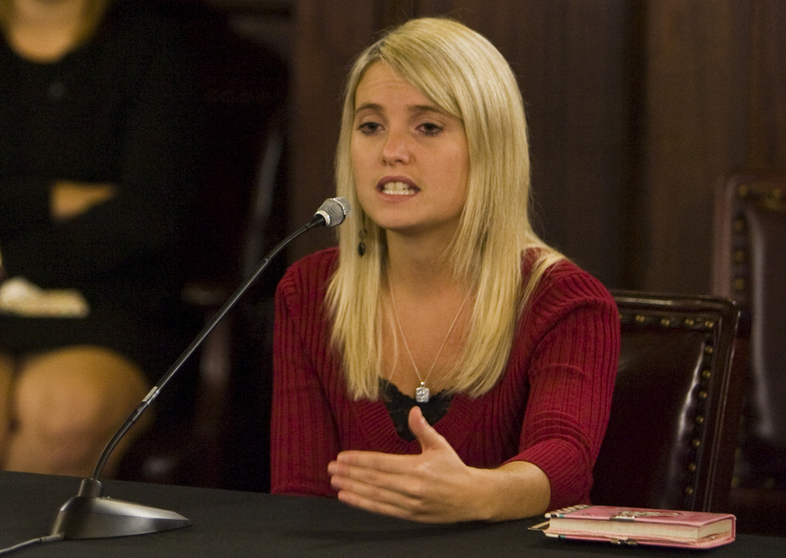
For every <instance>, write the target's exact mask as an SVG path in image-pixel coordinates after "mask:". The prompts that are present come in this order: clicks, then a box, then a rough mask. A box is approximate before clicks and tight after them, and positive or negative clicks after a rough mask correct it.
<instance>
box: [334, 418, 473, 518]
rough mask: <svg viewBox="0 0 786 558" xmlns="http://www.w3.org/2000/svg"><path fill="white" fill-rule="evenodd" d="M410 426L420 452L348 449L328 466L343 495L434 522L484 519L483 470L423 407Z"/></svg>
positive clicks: (374, 507) (390, 512) (372, 508)
mask: <svg viewBox="0 0 786 558" xmlns="http://www.w3.org/2000/svg"><path fill="white" fill-rule="evenodd" d="M409 428H410V430H411V431H412V433H413V434H414V436H415V437H416V438H417V440H418V442H420V447H421V450H422V452H421V453H420V454H419V455H390V454H385V453H377V452H365V451H345V452H341V453H340V454H338V457H337V459H336V461H332V462H331V463H330V464H329V465H328V473H329V474H330V476H331V485H332V486H333V488H334V489H336V490H337V491H338V498H339V500H342V501H343V502H346V503H348V504H351V505H353V506H356V507H359V508H363V509H366V510H368V511H371V512H376V513H382V514H386V515H392V516H395V517H400V518H404V519H411V520H416V521H422V522H429V523H449V522H456V521H467V520H474V519H485V518H486V517H484V510H483V506H482V503H483V498H479V494H478V489H482V487H483V483H481V482H479V479H478V478H477V477H478V476H479V475H481V472H480V470H479V469H474V468H471V467H468V466H466V465H465V464H464V463H463V462H462V461H461V458H460V457H459V456H458V455H457V454H456V452H455V451H454V450H453V448H452V447H451V446H450V444H449V443H448V442H447V440H445V438H443V437H442V436H441V435H440V434H439V433H438V432H437V431H436V430H434V428H432V427H431V425H429V424H428V422H427V421H426V419H425V418H423V414H422V412H421V410H420V408H419V407H417V406H416V407H413V408H412V409H411V410H410V413H409Z"/></svg>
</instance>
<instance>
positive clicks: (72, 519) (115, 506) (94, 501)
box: [51, 494, 191, 539]
mask: <svg viewBox="0 0 786 558" xmlns="http://www.w3.org/2000/svg"><path fill="white" fill-rule="evenodd" d="M189 525H191V521H189V520H188V519H186V518H185V517H183V516H182V515H180V514H178V513H175V512H172V511H168V510H161V509H157V508H151V507H148V506H143V505H140V504H134V503H131V502H124V501H123V500H115V499H113V498H106V497H100V496H86V495H82V494H79V495H77V496H74V497H73V498H71V499H70V500H68V501H67V502H66V503H65V504H63V507H61V508H60V511H59V512H58V514H57V517H56V518H55V522H54V524H53V525H52V529H51V534H53V535H54V534H58V533H62V534H63V538H65V539H103V538H111V537H127V536H130V535H144V534H148V533H158V532H160V531H169V530H172V529H180V528H182V527H188V526H189Z"/></svg>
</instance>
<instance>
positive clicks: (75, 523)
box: [50, 198, 350, 539]
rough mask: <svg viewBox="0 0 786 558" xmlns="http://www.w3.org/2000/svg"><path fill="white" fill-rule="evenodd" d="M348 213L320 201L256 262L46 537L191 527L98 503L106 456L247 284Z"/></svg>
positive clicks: (159, 514) (170, 516)
mask: <svg viewBox="0 0 786 558" xmlns="http://www.w3.org/2000/svg"><path fill="white" fill-rule="evenodd" d="M349 209H350V208H349V203H348V202H347V200H345V199H344V198H329V199H327V200H325V202H324V203H323V204H322V206H320V208H319V209H318V210H317V212H316V213H315V214H314V216H313V217H312V219H311V220H310V221H309V222H308V223H306V224H305V225H303V226H302V227H300V228H299V229H298V230H296V231H295V232H293V233H292V234H290V235H289V236H288V237H286V238H285V239H284V240H282V241H281V242H279V243H278V244H277V245H276V246H275V247H274V248H273V249H272V250H271V251H270V252H269V253H268V255H267V256H265V258H263V259H262V261H261V262H260V263H259V265H258V266H257V268H256V269H255V270H254V271H253V272H252V273H251V274H250V275H249V276H248V277H247V278H246V280H245V281H243V283H242V284H241V285H240V286H239V287H238V288H237V289H236V290H235V292H234V293H232V295H230V297H229V298H228V299H227V301H226V302H224V304H223V305H221V307H220V308H219V309H218V310H217V311H216V313H215V314H214V315H213V317H212V318H211V319H210V320H209V321H208V323H207V325H205V327H204V328H203V329H202V331H200V332H199V334H198V335H197V336H196V338H194V340H193V341H192V342H191V344H190V345H189V346H188V347H186V349H185V350H184V351H183V353H182V354H181V355H180V357H178V359H177V360H176V361H175V362H174V364H173V365H172V366H171V367H170V368H169V370H168V371H167V372H166V374H164V375H163V376H162V377H161V379H160V380H159V381H158V383H156V385H155V386H153V388H152V389H151V390H150V391H149V392H148V393H147V395H146V396H145V398H144V399H143V400H142V402H141V403H140V404H139V405H138V406H137V408H136V409H134V411H133V412H132V413H131V415H129V417H128V418H127V419H126V421H125V422H124V423H123V426H121V427H120V429H119V430H118V431H117V432H116V433H115V434H114V436H112V438H111V439H110V440H109V442H108V443H107V444H106V446H105V447H104V450H103V451H102V452H101V455H100V457H99V458H98V461H97V463H96V466H95V469H94V470H93V475H92V476H91V477H90V478H86V479H82V482H81V484H80V486H79V492H78V493H77V495H76V496H74V497H72V498H71V499H69V500H68V501H67V502H66V503H65V504H63V506H62V507H61V508H60V510H59V512H58V514H57V517H56V518H55V521H54V523H53V525H52V528H51V531H50V534H51V535H57V536H62V538H65V539H95V538H109V537H124V536H129V535H141V534H146V533H156V532H159V531H166V530H170V529H180V528H182V527H187V526H189V525H191V522H190V521H189V520H188V519H186V518H185V517H183V516H182V515H180V514H177V513H175V512H172V511H168V510H161V509H157V508H151V507H149V506H143V505H140V504H134V503H131V502H124V501H122V500H115V499H113V498H107V497H103V496H102V493H103V485H102V484H101V481H99V477H100V476H101V471H102V470H103V468H104V465H106V462H107V460H108V459H109V456H110V455H111V454H112V451H113V450H114V449H115V447H116V446H117V444H118V443H119V442H120V440H121V439H122V438H123V436H125V435H126V433H127V432H128V430H129V429H130V428H131V427H132V426H133V425H134V424H135V423H136V421H137V420H138V419H139V417H140V416H142V414H143V413H144V412H145V411H146V410H147V409H148V407H150V405H151V404H152V403H153V401H154V400H155V398H156V397H158V394H159V393H160V392H161V390H162V389H163V388H164V386H165V385H166V384H167V383H168V382H169V380H171V379H172V377H173V376H174V375H175V374H176V373H177V372H178V370H180V368H181V367H182V366H183V363H185V361H186V360H188V358H189V357H190V356H191V355H192V354H193V352H194V351H195V350H196V349H197V347H199V345H201V344H202V342H203V341H204V340H205V338H206V337H207V336H208V335H209V334H210V332H211V331H213V329H214V328H215V327H216V325H217V324H218V322H220V321H221V320H222V319H223V318H224V316H225V315H226V314H227V312H229V310H230V309H231V308H232V307H233V306H234V305H235V303H236V302H237V301H238V300H239V299H240V298H241V297H242V296H243V295H244V294H245V292H246V291H247V290H248V288H249V287H250V286H251V285H252V283H254V281H256V280H257V278H258V277H259V276H260V275H261V274H262V272H263V271H264V270H265V268H266V267H267V266H268V264H269V263H270V261H271V260H272V259H273V258H274V257H275V256H276V255H277V254H278V253H279V252H280V251H281V250H283V249H284V248H285V247H286V246H287V245H288V244H289V243H290V242H292V241H293V240H294V239H295V238H297V237H298V236H300V235H301V234H303V233H305V232H306V231H308V230H310V229H313V228H314V227H320V226H326V227H334V226H336V225H340V224H341V223H342V222H343V221H344V219H345V218H346V216H347V214H348V213H349Z"/></svg>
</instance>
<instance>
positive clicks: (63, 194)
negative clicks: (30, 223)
mask: <svg viewBox="0 0 786 558" xmlns="http://www.w3.org/2000/svg"><path fill="white" fill-rule="evenodd" d="M116 193H117V186H116V185H114V184H112V183H108V182H107V183H92V182H75V181H70V180H61V181H58V182H56V183H55V184H54V186H52V191H51V194H50V201H51V213H52V219H54V220H55V221H66V220H68V219H73V218H74V217H77V216H78V215H81V214H82V213H84V212H85V211H87V210H88V209H90V208H92V207H94V206H96V205H99V204H102V203H104V202H106V201H108V200H110V199H112V198H113V197H114V196H115V195H116Z"/></svg>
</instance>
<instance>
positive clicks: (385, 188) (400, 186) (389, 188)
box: [379, 182, 418, 196]
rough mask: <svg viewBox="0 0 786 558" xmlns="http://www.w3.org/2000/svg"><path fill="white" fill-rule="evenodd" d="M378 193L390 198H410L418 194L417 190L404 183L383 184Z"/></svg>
mask: <svg viewBox="0 0 786 558" xmlns="http://www.w3.org/2000/svg"><path fill="white" fill-rule="evenodd" d="M379 191H380V192H382V193H383V194H389V195H391V196H412V195H414V194H417V193H418V188H417V187H415V186H413V185H411V184H408V183H406V182H385V183H384V184H381V185H380V186H379Z"/></svg>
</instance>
